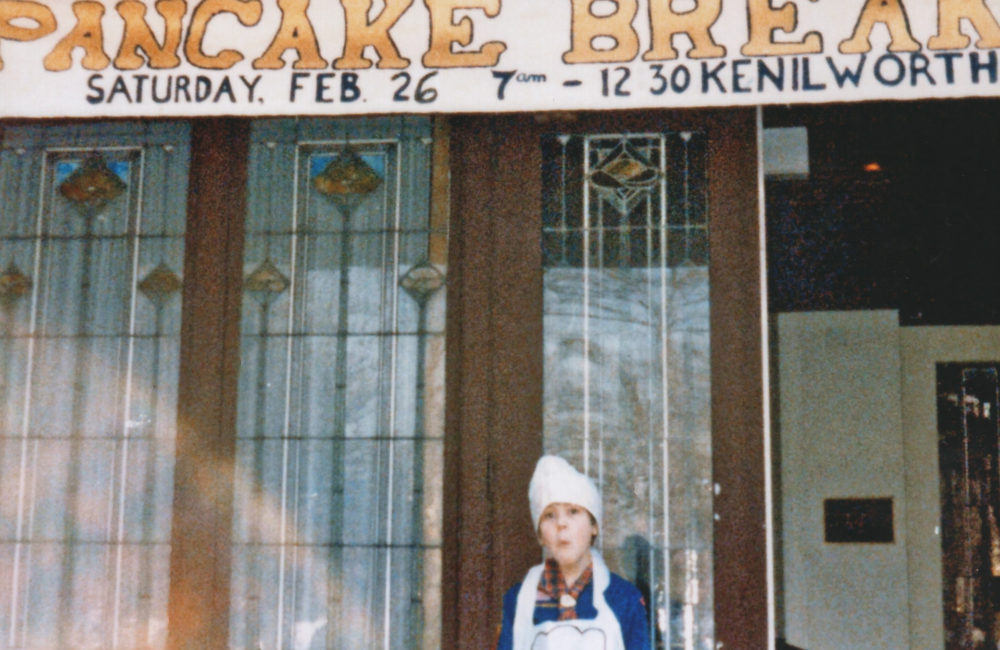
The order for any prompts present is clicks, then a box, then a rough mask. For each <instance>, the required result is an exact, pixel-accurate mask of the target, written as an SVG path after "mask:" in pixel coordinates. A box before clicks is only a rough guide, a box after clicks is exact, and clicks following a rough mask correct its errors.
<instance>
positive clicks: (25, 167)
mask: <svg viewBox="0 0 1000 650" xmlns="http://www.w3.org/2000/svg"><path fill="white" fill-rule="evenodd" d="M18 156H19V157H20V156H25V157H27V160H26V161H25V160H24V159H23V158H22V162H21V164H20V165H19V167H20V168H21V169H20V172H21V174H20V182H18V188H19V191H18V199H19V204H22V205H28V204H29V202H28V200H27V197H26V196H24V189H26V187H27V185H28V174H29V173H30V171H31V166H32V162H31V158H32V157H33V156H27V154H26V152H21V153H19V154H18ZM40 176H41V178H40V179H39V187H38V196H42V192H43V188H44V187H45V182H46V180H45V176H46V154H45V153H44V152H43V154H42V160H41V174H40ZM45 214H46V212H45V209H44V206H43V204H42V202H41V201H39V202H38V207H37V211H36V214H35V245H34V259H33V270H32V278H33V279H34V282H33V283H32V285H31V307H30V310H29V316H28V318H29V324H28V331H27V333H26V340H27V344H28V354H27V360H26V363H25V376H24V385H25V391H24V402H23V405H22V412H21V427H20V428H21V458H20V468H19V476H18V489H17V530H16V533H15V536H14V539H15V544H14V567H13V571H12V572H11V574H12V575H11V592H12V596H11V604H10V620H11V625H10V635H9V637H8V638H9V643H10V645H11V646H16V645H18V642H17V638H18V637H17V632H18V629H19V628H18V618H20V619H21V621H20V630H21V638H22V639H25V638H26V637H27V624H28V607H27V604H25V605H24V607H23V609H22V611H21V612H20V617H19V616H18V614H19V612H18V607H19V602H20V598H21V595H22V593H21V572H22V564H24V565H26V567H25V569H24V573H25V578H24V582H25V587H27V585H28V584H29V583H30V575H31V569H30V563H31V546H30V544H27V543H26V542H25V510H26V509H28V510H29V511H30V510H33V508H34V504H33V503H31V504H27V503H26V499H27V491H28V485H27V483H28V473H29V468H28V456H29V452H30V450H29V447H30V446H31V444H30V440H29V437H30V431H31V398H32V392H31V386H32V382H33V381H34V369H35V341H36V339H35V334H36V332H37V329H38V304H39V295H38V294H39V291H41V281H40V278H41V275H40V274H41V270H42V235H43V233H44V232H45V230H44V217H45ZM35 444H36V445H37V443H35ZM29 523H30V522H29ZM31 530H32V528H31V526H30V525H29V526H28V531H29V534H30V531H31ZM23 554H27V557H26V558H23V559H22V555H23Z"/></svg>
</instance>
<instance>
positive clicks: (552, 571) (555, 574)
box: [538, 558, 594, 621]
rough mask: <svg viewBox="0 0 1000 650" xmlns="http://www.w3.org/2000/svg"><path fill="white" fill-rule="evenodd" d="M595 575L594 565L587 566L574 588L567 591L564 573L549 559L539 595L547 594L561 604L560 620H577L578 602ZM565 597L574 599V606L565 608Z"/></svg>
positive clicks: (539, 585)
mask: <svg viewBox="0 0 1000 650" xmlns="http://www.w3.org/2000/svg"><path fill="white" fill-rule="evenodd" d="M593 575H594V565H593V563H591V564H588V565H587V568H586V569H584V571H583V573H581V574H580V577H579V578H577V579H576V582H574V583H573V586H572V587H570V588H569V589H567V588H566V581H565V580H564V579H563V575H562V571H560V570H559V565H558V564H557V563H556V561H555V560H553V559H552V558H549V559H547V560H545V568H544V569H543V570H542V577H541V578H540V579H539V581H538V591H539V595H542V594H545V596H547V597H548V598H551V599H552V600H554V601H555V602H556V603H558V604H559V619H558V620H560V621H567V620H572V619H575V618H576V602H577V601H578V600H579V599H580V594H581V593H583V590H584V588H586V586H587V585H588V584H590V580H591V578H592V577H593ZM564 595H568V596H569V597H570V598H572V601H573V604H572V605H569V606H568V607H566V606H564V603H563V600H562V597H563V596H564Z"/></svg>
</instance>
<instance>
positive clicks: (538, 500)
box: [528, 456, 602, 531]
mask: <svg viewBox="0 0 1000 650" xmlns="http://www.w3.org/2000/svg"><path fill="white" fill-rule="evenodd" d="M528 501H529V502H530V503H531V520H532V522H533V523H534V525H535V530H536V531H537V530H538V524H539V522H540V519H541V517H542V511H544V510H545V508H546V507H548V505H549V504H550V503H572V504H573V505H577V506H583V507H584V508H586V509H587V510H588V511H589V512H590V514H592V515H593V516H594V519H595V520H596V521H597V530H601V514H602V513H601V493H600V492H598V491H597V486H596V485H594V482H593V481H592V480H590V477H588V476H586V475H584V474H581V473H580V472H578V471H576V469H575V468H574V467H573V466H572V465H570V464H569V463H567V462H566V461H565V460H563V459H562V458H560V457H559V456H542V457H541V458H539V459H538V464H537V465H535V473H534V475H533V476H532V477H531V483H530V484H529V485H528Z"/></svg>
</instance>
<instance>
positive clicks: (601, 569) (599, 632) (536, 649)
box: [514, 549, 625, 650]
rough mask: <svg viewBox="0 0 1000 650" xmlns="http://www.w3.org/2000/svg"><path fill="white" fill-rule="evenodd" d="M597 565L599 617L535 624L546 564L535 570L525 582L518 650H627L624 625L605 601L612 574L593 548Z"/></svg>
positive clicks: (521, 593)
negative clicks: (623, 631)
mask: <svg viewBox="0 0 1000 650" xmlns="http://www.w3.org/2000/svg"><path fill="white" fill-rule="evenodd" d="M590 554H591V556H592V558H593V563H594V575H593V578H591V580H592V581H593V588H594V609H596V610H597V618H594V619H589V620H581V619H576V620H572V621H546V622H544V623H540V624H539V625H535V624H534V623H533V622H532V620H533V618H534V615H535V600H536V599H537V594H538V583H539V581H540V580H541V577H542V570H543V568H544V566H545V565H544V564H539V565H538V566H534V567H532V568H531V569H530V570H529V571H528V574H527V575H526V576H525V577H524V582H523V583H521V589H520V591H519V592H518V594H517V610H516V612H515V614H514V650H625V641H624V640H623V638H622V629H621V625H619V623H618V618H617V617H616V616H615V614H614V612H612V611H611V607H610V606H608V603H607V602H606V601H605V600H604V591H605V590H606V589H607V588H608V585H609V584H610V583H611V573H610V572H609V571H608V567H607V565H606V564H604V560H603V559H602V558H601V556H600V554H599V553H598V552H597V551H595V550H593V549H591V552H590Z"/></svg>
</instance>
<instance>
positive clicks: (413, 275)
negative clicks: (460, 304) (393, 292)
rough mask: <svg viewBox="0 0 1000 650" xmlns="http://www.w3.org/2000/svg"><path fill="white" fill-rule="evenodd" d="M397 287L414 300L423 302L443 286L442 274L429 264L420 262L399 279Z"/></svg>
mask: <svg viewBox="0 0 1000 650" xmlns="http://www.w3.org/2000/svg"><path fill="white" fill-rule="evenodd" d="M399 286H401V287H403V289H405V290H406V292H407V293H408V294H410V295H411V296H412V297H413V299H414V300H416V301H417V302H423V301H425V300H427V299H428V298H429V297H430V296H431V295H432V294H433V293H434V292H435V291H437V290H438V289H440V288H441V287H443V286H444V273H441V271H439V270H438V269H437V267H435V266H434V265H432V264H431V263H430V262H422V263H421V264H417V265H416V266H414V267H412V268H411V269H410V270H409V271H407V272H406V273H405V274H404V275H403V277H402V278H400V280H399Z"/></svg>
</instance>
